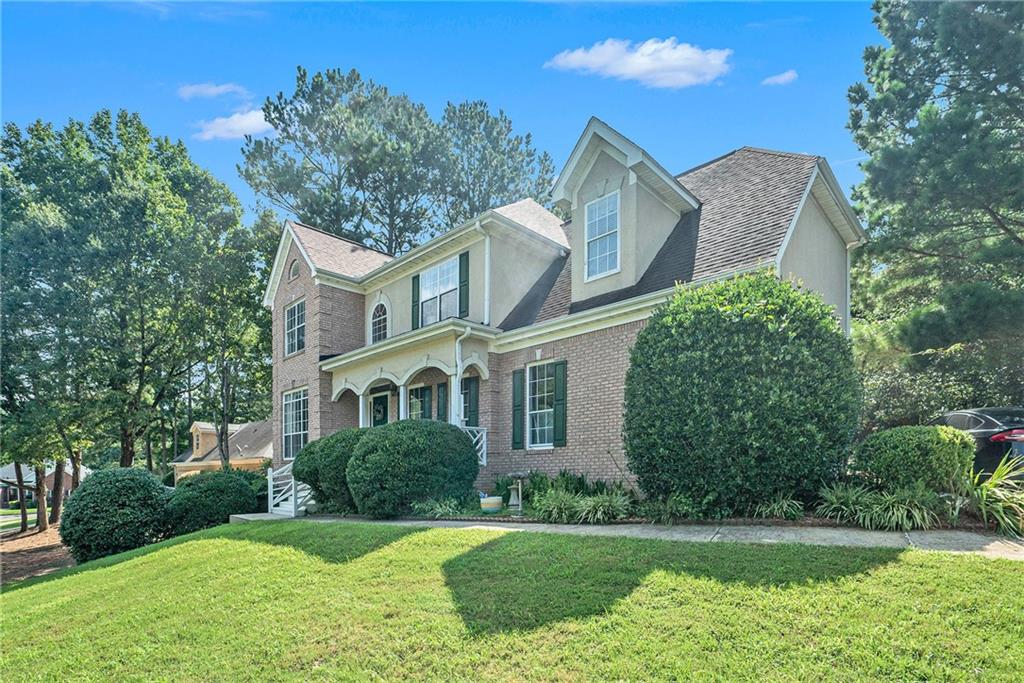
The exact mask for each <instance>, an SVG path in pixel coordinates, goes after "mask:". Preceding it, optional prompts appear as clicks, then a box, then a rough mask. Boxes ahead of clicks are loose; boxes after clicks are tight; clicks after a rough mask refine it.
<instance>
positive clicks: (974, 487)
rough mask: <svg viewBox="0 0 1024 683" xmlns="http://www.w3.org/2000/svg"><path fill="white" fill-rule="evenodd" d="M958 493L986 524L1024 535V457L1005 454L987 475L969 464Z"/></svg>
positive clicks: (972, 511) (1003, 530)
mask: <svg viewBox="0 0 1024 683" xmlns="http://www.w3.org/2000/svg"><path fill="white" fill-rule="evenodd" d="M957 493H958V494H959V495H960V496H961V497H962V500H963V503H964V506H965V507H966V509H967V510H968V511H970V512H971V513H973V514H974V515H975V516H977V517H978V518H979V519H981V520H982V521H983V522H985V524H992V525H994V526H995V527H996V529H997V530H998V531H999V532H1000V533H1004V534H1007V535H1009V536H1024V458H1021V457H1016V458H1010V457H1009V456H1006V457H1004V458H1003V459H1002V460H1001V461H1000V463H999V466H998V467H996V469H995V470H994V471H993V472H992V473H991V474H990V475H988V476H987V477H986V476H985V475H984V474H983V473H981V472H974V471H973V469H972V468H971V467H970V466H968V467H967V468H965V469H964V473H963V477H962V478H961V480H960V486H959V487H958V491H957Z"/></svg>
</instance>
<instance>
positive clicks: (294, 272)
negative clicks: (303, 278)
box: [288, 259, 299, 282]
mask: <svg viewBox="0 0 1024 683" xmlns="http://www.w3.org/2000/svg"><path fill="white" fill-rule="evenodd" d="M298 276H299V259H292V262H291V265H289V266H288V281H289V282H290V281H292V280H294V279H295V278H297V277H298Z"/></svg>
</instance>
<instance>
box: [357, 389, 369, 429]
mask: <svg viewBox="0 0 1024 683" xmlns="http://www.w3.org/2000/svg"><path fill="white" fill-rule="evenodd" d="M356 398H357V399H359V426H360V427H369V426H370V425H369V424H367V421H366V397H365V396H363V395H362V394H357V395H356Z"/></svg>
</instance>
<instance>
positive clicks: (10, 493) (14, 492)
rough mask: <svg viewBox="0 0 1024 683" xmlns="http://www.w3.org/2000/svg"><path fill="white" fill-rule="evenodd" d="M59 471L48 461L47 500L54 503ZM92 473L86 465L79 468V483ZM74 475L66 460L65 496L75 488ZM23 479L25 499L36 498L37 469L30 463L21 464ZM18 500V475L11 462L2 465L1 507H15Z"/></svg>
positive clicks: (0, 483) (0, 478)
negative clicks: (55, 480) (56, 476)
mask: <svg viewBox="0 0 1024 683" xmlns="http://www.w3.org/2000/svg"><path fill="white" fill-rule="evenodd" d="M56 472H57V467H56V465H54V463H52V462H48V463H46V480H45V481H46V497H47V502H48V503H50V504H52V503H53V477H54V474H56ZM90 474H92V470H90V469H89V468H88V467H85V466H84V465H83V466H82V467H81V468H80V470H79V477H80V480H79V482H78V485H79V486H81V485H82V482H83V481H85V478H86V477H87V476H89V475H90ZM73 476H74V468H73V467H72V466H71V462H70V461H65V462H64V483H63V488H64V495H63V497H64V498H67V497H68V496H70V495H71V492H72V491H73V490H74V489H73V488H72V487H71V481H72V477H73ZM21 480H22V483H23V484H24V486H25V500H28V501H31V500H34V499H35V495H36V491H35V489H36V471H35V468H34V467H32V466H30V465H22V466H21ZM17 501H18V475H17V473H15V471H14V463H9V464H7V465H4V466H3V467H0V507H5V508H7V507H15V506H16V505H17Z"/></svg>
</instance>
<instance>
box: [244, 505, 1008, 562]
mask: <svg viewBox="0 0 1024 683" xmlns="http://www.w3.org/2000/svg"><path fill="white" fill-rule="evenodd" d="M282 519H289V518H288V517H283V516H281V515H272V514H269V513H266V512H263V513H256V514H251V515H233V516H232V517H231V522H232V523H237V522H251V521H262V520H282ZM307 519H308V520H309V521H312V522H321V523H340V524H346V523H348V524H350V523H353V522H359V523H362V524H365V523H370V524H396V525H401V526H419V527H438V528H446V529H500V530H503V531H525V532H530V531H543V532H547V533H553V534H574V535H577V536H625V537H629V538H654V539H661V540H666V541H695V542H710V543H718V542H722V541H730V542H735V543H804V544H807V545H839V546H855V547H862V548H864V547H875V548H877V547H883V548H920V549H922V550H941V551H944V552H952V553H971V554H974V555H982V556H984V557H1001V558H1004V559H1008V560H1018V561H1022V562H1024V542H1022V541H1020V540H1016V539H1010V538H1005V537H1003V536H996V535H994V534H982V533H977V532H974V531H958V530H935V531H911V532H906V533H904V532H902V531H867V530H865V529H848V528H845V527H809V526H731V525H721V526H719V525H715V524H682V525H677V526H662V525H654V524H607V525H582V524H532V523H531V524H516V523H513V522H478V521H465V522H462V521H451V520H429V519H397V520H387V521H378V520H367V519H363V518H356V517H334V516H329V515H324V516H319V515H317V516H312V517H308V518H307Z"/></svg>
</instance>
